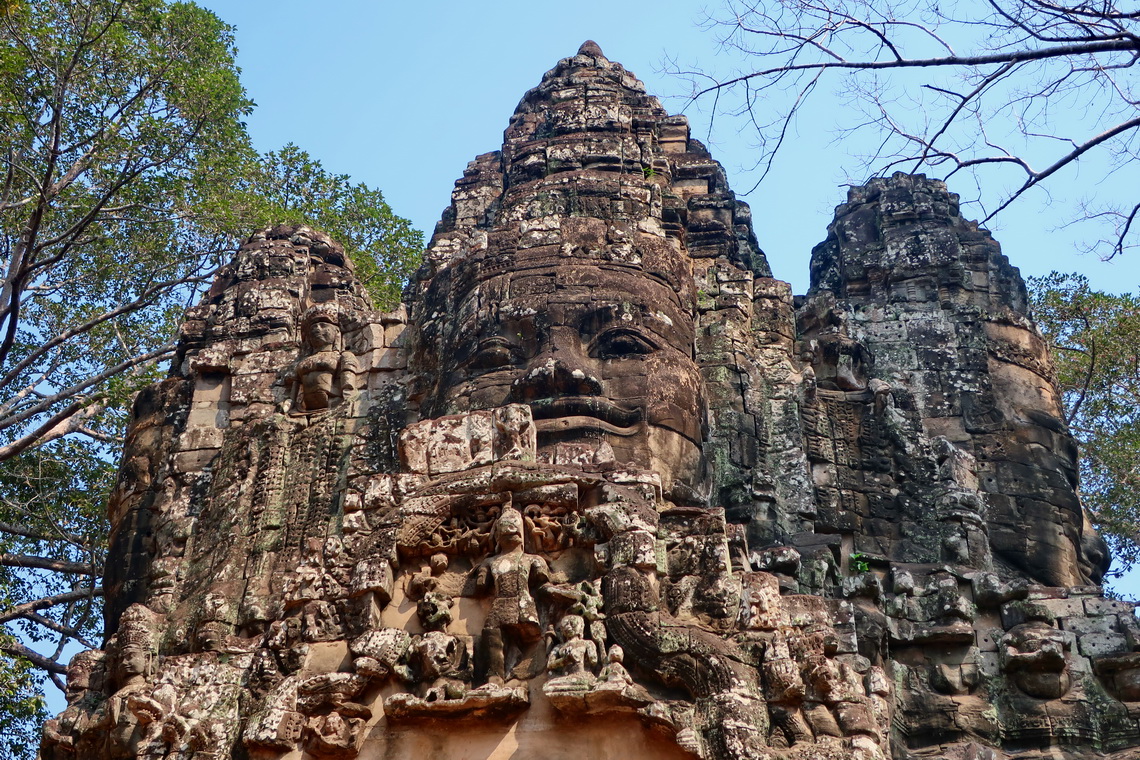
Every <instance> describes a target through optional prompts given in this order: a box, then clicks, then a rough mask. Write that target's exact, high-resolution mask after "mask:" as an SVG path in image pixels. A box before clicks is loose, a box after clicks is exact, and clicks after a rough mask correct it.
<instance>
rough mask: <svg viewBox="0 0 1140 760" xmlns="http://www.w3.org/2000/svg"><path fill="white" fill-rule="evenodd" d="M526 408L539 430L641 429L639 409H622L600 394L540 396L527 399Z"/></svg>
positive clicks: (619, 432) (621, 431) (626, 431)
mask: <svg viewBox="0 0 1140 760" xmlns="http://www.w3.org/2000/svg"><path fill="white" fill-rule="evenodd" d="M530 408H531V413H532V414H533V415H534V425H535V428H537V429H538V432H540V433H553V432H560V431H563V430H578V429H582V428H586V429H596V430H604V431H606V432H608V433H613V434H615V435H633V434H634V433H636V432H638V431H639V430H640V429H641V425H640V424H638V423H640V422H641V417H642V415H641V410H640V409H624V408H622V407H620V406H618V405H617V404H615V403H613V402H612V401H610V400H609V399H606V398H602V397H600V396H563V397H562V398H540V399H536V400H534V401H531V402H530Z"/></svg>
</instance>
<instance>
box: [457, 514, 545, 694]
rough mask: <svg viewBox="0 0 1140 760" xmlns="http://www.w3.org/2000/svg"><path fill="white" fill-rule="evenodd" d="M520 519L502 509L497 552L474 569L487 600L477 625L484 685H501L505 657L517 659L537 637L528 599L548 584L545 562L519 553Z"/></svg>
mask: <svg viewBox="0 0 1140 760" xmlns="http://www.w3.org/2000/svg"><path fill="white" fill-rule="evenodd" d="M524 528H525V523H524V522H523V516H522V514H520V513H519V511H518V510H517V509H514V508H513V507H507V508H505V509H504V510H503V512H502V514H501V515H500V516H499V519H498V520H496V521H495V526H494V533H493V535H494V539H495V546H496V547H497V549H498V552H497V553H496V554H494V555H492V556H490V557H488V558H487V559H485V560H483V562H482V563H480V564H479V566H478V567H477V568H476V569H475V586H476V588H477V589H478V590H479V591H480V592H481V593H484V594H489V595H491V596H492V600H491V609H490V611H489V612H488V614H487V619H486V622H485V623H484V624H483V634H482V640H481V646H482V647H483V651H484V652H485V653H486V657H487V681H488V683H493V684H497V685H502V684H503V683H504V682H505V681H506V680H507V678H508V677H510V676H509V670H508V667H507V662H508V655H509V654H512V653H514V654H516V655H517V654H521V653H522V652H523V651H524V650H526V649H527V648H529V647H530V646H531V645H533V644H534V643H535V642H537V641H539V640H540V639H541V638H542V626H541V623H540V621H539V615H538V604H537V603H536V602H535V598H534V594H535V592H536V591H537V590H538V589H539V588H541V587H542V586H543V585H544V584H546V583H547V582H549V580H550V568H549V567H548V566H547V564H546V560H544V559H543V558H542V557H538V556H536V555H533V554H527V553H526V552H525V551H524V549H523V530H524Z"/></svg>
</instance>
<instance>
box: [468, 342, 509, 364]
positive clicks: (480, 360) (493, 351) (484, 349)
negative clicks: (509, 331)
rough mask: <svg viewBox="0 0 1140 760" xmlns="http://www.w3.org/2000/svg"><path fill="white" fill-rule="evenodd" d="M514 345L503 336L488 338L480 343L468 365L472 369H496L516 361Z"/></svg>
mask: <svg viewBox="0 0 1140 760" xmlns="http://www.w3.org/2000/svg"><path fill="white" fill-rule="evenodd" d="M514 358H515V357H514V347H513V346H512V345H511V344H510V343H508V342H507V341H506V340H504V339H503V338H488V339H487V340H485V341H483V342H482V343H480V344H479V350H478V351H477V352H476V353H475V355H474V356H473V357H471V360H470V361H469V362H468V366H469V367H471V368H472V369H495V368H497V367H505V366H507V365H508V364H512V363H513V362H514Z"/></svg>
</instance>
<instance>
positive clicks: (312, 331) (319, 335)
mask: <svg viewBox="0 0 1140 760" xmlns="http://www.w3.org/2000/svg"><path fill="white" fill-rule="evenodd" d="M339 339H340V328H339V327H337V326H336V325H334V324H332V323H331V322H312V323H311V324H309V325H308V326H307V327H306V328H305V340H306V342H308V344H309V346H310V348H312V349H313V350H314V351H320V350H322V349H330V348H335V347H336V344H337V341H338V340H339Z"/></svg>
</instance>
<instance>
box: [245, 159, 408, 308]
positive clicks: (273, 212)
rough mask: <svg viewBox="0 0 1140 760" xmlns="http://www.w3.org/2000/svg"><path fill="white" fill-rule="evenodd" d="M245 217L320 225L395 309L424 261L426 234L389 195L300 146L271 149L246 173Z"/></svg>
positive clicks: (376, 298) (381, 301)
mask: <svg viewBox="0 0 1140 760" xmlns="http://www.w3.org/2000/svg"><path fill="white" fill-rule="evenodd" d="M242 186H243V192H244V193H245V195H246V198H247V199H248V201H247V204H246V211H245V216H246V219H247V224H248V221H256V222H259V223H260V224H270V223H274V222H297V223H305V224H309V225H312V226H314V227H319V228H320V229H322V230H324V231H325V232H327V233H328V234H329V235H331V236H332V238H333V239H334V240H336V241H338V242H339V243H341V244H342V245H344V247H345V250H346V252H347V253H348V255H349V257H350V258H351V259H352V261H353V263H354V264H355V265H356V275H357V277H359V278H360V279H361V281H363V282H364V284H365V286H366V287H367V288H368V290H369V292H370V293H371V295H372V299H373V302H374V303H375V304H376V306H377V307H380V308H392V307H394V306H395V305H396V303H397V302H398V301H399V300H400V292H401V289H402V288H403V285H404V282H405V281H406V280H407V278H408V276H409V275H410V274H411V273H412V272H413V271H414V270H415V268H416V267H417V266H418V265H419V260H420V254H421V253H422V251H423V235H422V234H421V233H420V232H419V231H418V230H415V229H413V228H412V225H411V222H409V221H408V220H407V219H403V218H401V217H399V216H396V215H395V214H394V213H392V210H391V209H390V208H389V207H388V204H387V203H386V202H385V201H384V196H383V194H382V193H381V192H380V191H379V190H374V189H372V188H369V187H368V186H366V185H364V184H363V183H357V184H353V182H352V180H351V178H350V177H349V176H348V175H347V174H330V173H329V172H328V171H327V170H325V168H324V167H323V166H322V165H321V163H320V162H319V161H316V160H314V159H313V158H312V157H311V156H310V155H309V154H308V153H306V152H305V151H303V150H301V149H300V148H298V147H297V146H296V145H293V144H291V143H290V144H289V145H286V146H285V147H284V148H282V149H281V150H279V151H275V152H270V153H267V154H266V155H265V156H264V157H263V158H262V159H261V160H260V161H258V162H257V163H256V164H255V165H254V166H251V167H250V168H249V171H248V172H246V173H245V175H244V177H243V181H242Z"/></svg>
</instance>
